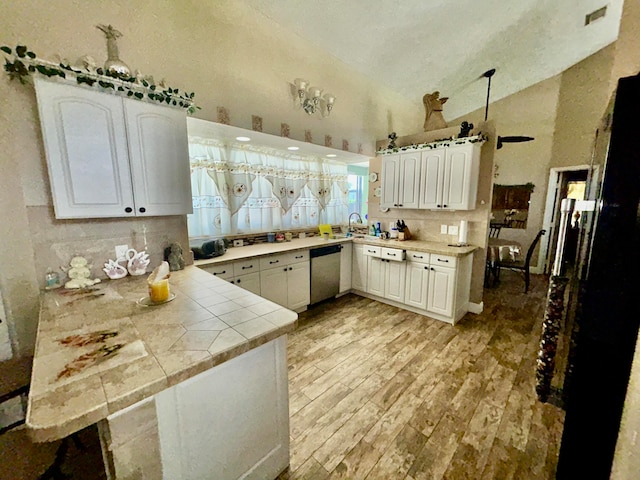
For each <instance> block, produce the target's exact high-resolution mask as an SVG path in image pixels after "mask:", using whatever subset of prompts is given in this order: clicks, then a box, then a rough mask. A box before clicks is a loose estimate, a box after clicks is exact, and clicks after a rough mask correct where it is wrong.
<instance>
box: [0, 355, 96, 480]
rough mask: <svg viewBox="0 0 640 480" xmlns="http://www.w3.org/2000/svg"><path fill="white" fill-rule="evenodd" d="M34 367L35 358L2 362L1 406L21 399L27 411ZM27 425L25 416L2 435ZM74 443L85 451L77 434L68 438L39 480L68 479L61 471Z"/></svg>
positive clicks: (3, 431)
mask: <svg viewBox="0 0 640 480" xmlns="http://www.w3.org/2000/svg"><path fill="white" fill-rule="evenodd" d="M32 366H33V357H30V356H26V357H15V358H12V359H10V360H5V361H2V362H0V404H3V403H4V402H7V401H9V400H12V399H14V398H20V401H21V402H22V410H23V413H24V412H26V409H27V395H28V394H29V384H30V382H31V368H32ZM24 423H25V418H24V416H23V417H22V418H20V419H16V420H15V421H14V422H13V423H11V424H10V425H6V426H2V427H1V428H0V435H2V434H5V433H7V434H8V432H10V431H11V430H13V429H14V428H16V427H18V426H20V425H23V424H24ZM70 441H73V442H74V443H75V444H76V446H77V447H78V448H79V449H80V450H84V445H83V444H82V442H81V441H80V439H79V438H78V436H77V434H76V433H73V434H71V435H70V436H69V437H66V438H64V439H63V440H62V442H61V443H60V446H59V447H58V449H57V451H56V454H55V459H54V461H53V464H51V465H50V466H49V468H47V470H46V471H45V472H44V473H43V474H42V475H40V476H39V477H38V480H58V479H62V478H68V477H67V476H66V475H65V474H64V473H63V472H62V470H61V467H62V465H63V463H64V460H65V457H66V454H67V450H68V448H69V442H70Z"/></svg>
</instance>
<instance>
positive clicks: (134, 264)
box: [125, 248, 150, 275]
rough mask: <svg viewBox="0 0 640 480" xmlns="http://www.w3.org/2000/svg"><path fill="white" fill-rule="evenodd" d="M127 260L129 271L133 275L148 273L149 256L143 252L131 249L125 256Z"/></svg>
mask: <svg viewBox="0 0 640 480" xmlns="http://www.w3.org/2000/svg"><path fill="white" fill-rule="evenodd" d="M125 257H126V260H127V270H128V271H129V273H130V274H131V275H144V274H145V273H147V266H149V262H150V260H149V255H148V254H147V252H145V251H144V250H142V251H141V252H137V251H136V250H135V249H133V248H130V249H129V250H127V252H126V254H125Z"/></svg>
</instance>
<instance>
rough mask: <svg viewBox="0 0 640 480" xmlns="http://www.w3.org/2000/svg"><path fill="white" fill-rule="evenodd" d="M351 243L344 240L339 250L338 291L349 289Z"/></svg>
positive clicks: (351, 261) (351, 257)
mask: <svg viewBox="0 0 640 480" xmlns="http://www.w3.org/2000/svg"><path fill="white" fill-rule="evenodd" d="M352 259H353V244H352V243H351V242H345V243H343V244H342V250H340V288H339V290H338V293H344V292H347V291H349V290H351V275H352V274H351V265H352V263H353V260H352Z"/></svg>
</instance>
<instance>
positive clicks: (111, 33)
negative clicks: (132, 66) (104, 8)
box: [96, 25, 131, 78]
mask: <svg viewBox="0 0 640 480" xmlns="http://www.w3.org/2000/svg"><path fill="white" fill-rule="evenodd" d="M96 28H97V29H98V30H101V31H102V32H103V33H104V35H105V36H106V37H107V61H106V62H105V63H104V69H105V70H106V71H107V72H109V74H110V75H111V76H113V77H118V78H127V77H129V76H130V75H131V70H129V67H128V66H127V64H126V63H124V62H123V61H122V60H120V58H119V57H118V44H117V43H116V39H118V38H120V37H121V36H122V33H120V32H119V31H118V30H116V29H115V28H113V26H112V25H96Z"/></svg>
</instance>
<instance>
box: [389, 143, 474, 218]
mask: <svg viewBox="0 0 640 480" xmlns="http://www.w3.org/2000/svg"><path fill="white" fill-rule="evenodd" d="M453 142H454V141H452V144H449V145H442V146H439V147H438V148H425V149H422V150H415V151H407V152H403V153H395V154H389V155H383V156H382V179H381V182H382V192H381V198H380V208H383V209H385V208H421V209H429V210H473V209H475V208H476V197H477V193H478V176H479V173H480V149H481V148H482V143H483V142H481V141H476V142H475V143H471V142H468V143H459V144H455V143H453Z"/></svg>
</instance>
